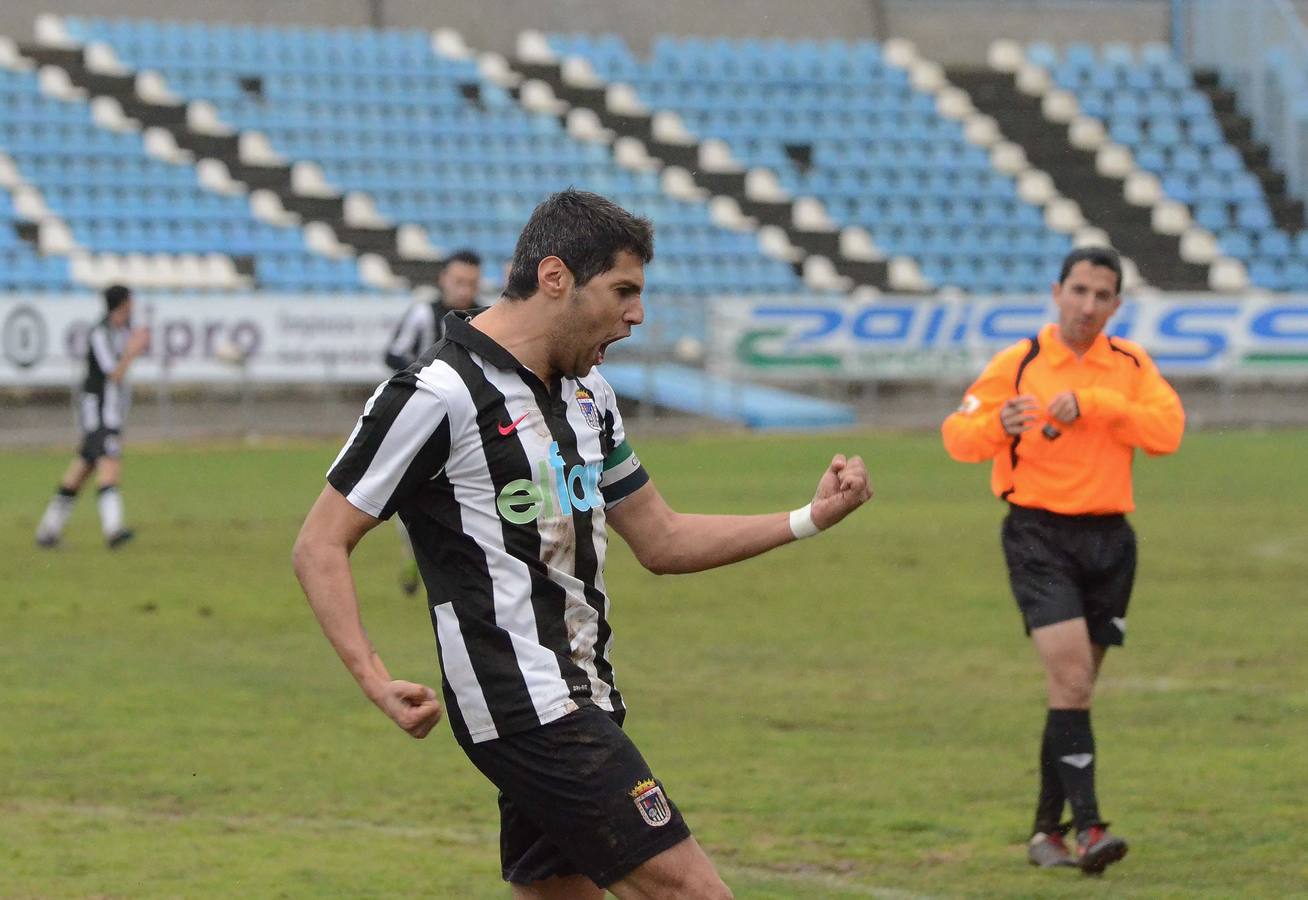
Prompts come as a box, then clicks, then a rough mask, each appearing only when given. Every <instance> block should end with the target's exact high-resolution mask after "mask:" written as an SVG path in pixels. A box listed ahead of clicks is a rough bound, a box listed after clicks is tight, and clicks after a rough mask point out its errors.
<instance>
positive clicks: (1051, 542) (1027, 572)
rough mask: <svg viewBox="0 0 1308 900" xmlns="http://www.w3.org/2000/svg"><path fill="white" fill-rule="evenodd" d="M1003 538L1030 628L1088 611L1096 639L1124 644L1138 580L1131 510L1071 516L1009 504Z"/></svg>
mask: <svg viewBox="0 0 1308 900" xmlns="http://www.w3.org/2000/svg"><path fill="white" fill-rule="evenodd" d="M1003 545H1004V559H1005V560H1006V561H1007V563H1008V580H1009V583H1010V584H1011V585H1012V588H1013V596H1014V597H1015V598H1016V599H1017V605H1018V608H1019V609H1021V611H1022V618H1023V620H1024V622H1025V623H1026V630H1027V633H1028V634H1030V633H1031V630H1032V629H1034V628H1040V627H1042V626H1045V625H1054V624H1057V623H1058V622H1066V621H1068V620H1069V619H1080V618H1084V619H1085V622H1086V627H1087V628H1088V629H1089V632H1090V640H1091V641H1092V642H1093V643H1096V644H1099V645H1101V646H1104V647H1108V646H1112V645H1120V644H1121V643H1122V641H1123V639H1124V638H1125V635H1126V608H1127V606H1128V605H1129V604H1130V602H1131V586H1132V585H1133V584H1134V583H1135V531H1133V530H1132V528H1131V525H1130V523H1128V522H1127V521H1126V516H1123V515H1107V516H1066V515H1060V514H1058V513H1052V512H1048V511H1047V510H1043V509H1028V508H1026V507H1022V506H1012V505H1010V506H1009V510H1008V516H1007V517H1006V518H1005V519H1004V527H1003Z"/></svg>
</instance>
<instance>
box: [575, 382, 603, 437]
mask: <svg viewBox="0 0 1308 900" xmlns="http://www.w3.org/2000/svg"><path fill="white" fill-rule="evenodd" d="M577 408H578V409H580V410H581V417H582V418H583V419H585V420H586V424H587V425H589V426H590V427H591V428H594V429H595V430H596V431H599V430H600V417H599V410H598V409H596V408H595V395H594V394H592V393H591V392H590V391H588V390H586V389H585V388H577Z"/></svg>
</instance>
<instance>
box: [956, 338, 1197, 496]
mask: <svg viewBox="0 0 1308 900" xmlns="http://www.w3.org/2000/svg"><path fill="white" fill-rule="evenodd" d="M1063 391H1073V392H1074V393H1075V394H1076V404H1077V407H1078V408H1079V410H1080V413H1081V414H1080V416H1079V417H1078V418H1077V419H1076V421H1074V422H1072V423H1070V424H1063V423H1059V422H1055V421H1053V420H1051V419H1048V418H1047V411H1048V408H1049V402H1050V401H1051V400H1053V399H1054V397H1055V396H1057V395H1058V394H1060V393H1062V392H1063ZM1019 394H1030V395H1032V396H1034V397H1035V398H1036V400H1037V401H1038V402H1039V408H1038V409H1036V410H1033V411H1032V412H1033V413H1034V415H1035V416H1036V423H1035V427H1034V428H1032V429H1030V430H1029V431H1026V432H1023V433H1022V434H1021V435H1018V436H1017V437H1012V436H1010V435H1008V434H1006V433H1005V432H1004V426H1003V425H1002V424H1001V423H1000V421H999V408H1000V407H1001V406H1002V405H1003V404H1004V401H1006V400H1008V399H1009V398H1010V397H1016V396H1018V395H1019ZM1046 425H1049V426H1051V430H1049V432H1048V433H1046V432H1045V429H1044V426H1046ZM1052 429H1057V431H1053V430H1052ZM1184 429H1185V412H1184V411H1183V410H1182V409H1181V400H1180V398H1179V397H1177V396H1176V391H1174V390H1173V389H1172V386H1171V385H1170V384H1168V383H1167V382H1166V381H1165V380H1164V379H1163V376H1162V375H1160V374H1159V373H1158V367H1157V366H1156V365H1154V362H1153V360H1151V359H1150V358H1149V355H1148V354H1147V353H1145V351H1144V349H1143V348H1142V347H1141V346H1140V345H1139V344H1136V343H1134V342H1132V341H1127V340H1123V339H1121V338H1111V339H1110V338H1108V337H1106V336H1104V335H1103V334H1102V333H1101V334H1100V335H1099V336H1098V337H1096V338H1095V341H1094V343H1093V344H1092V345H1091V346H1090V349H1089V350H1088V351H1087V352H1086V354H1085V355H1084V356H1082V357H1081V358H1079V359H1078V358H1077V356H1076V354H1075V353H1073V352H1072V351H1071V350H1070V349H1068V347H1067V345H1065V344H1064V343H1063V342H1062V340H1061V339H1060V338H1059V336H1058V326H1057V325H1056V324H1054V323H1050V324H1048V325H1046V326H1045V327H1044V328H1042V329H1041V330H1040V333H1039V334H1038V335H1037V336H1036V337H1035V338H1034V339H1032V338H1026V339H1023V340H1021V341H1019V342H1018V343H1016V344H1014V345H1013V346H1011V347H1009V348H1007V349H1005V350H1002V351H1000V352H999V353H998V354H996V355H995V357H994V359H992V360H990V364H989V365H987V366H986V368H985V371H984V372H982V373H981V377H980V378H978V379H977V380H976V382H975V383H973V385H972V386H971V387H970V388H968V391H967V395H966V396H965V397H964V398H963V404H962V405H961V406H960V407H959V408H958V411H957V412H955V413H953V414H952V415H950V416H949V418H947V419H945V424H944V426H943V427H942V428H941V431H942V433H943V435H944V439H945V449H946V450H947V451H949V455H950V456H952V457H953V458H954V459H957V460H959V461H961V462H983V461H985V460H987V459H993V460H994V467H993V469H992V471H991V473H990V488H991V490H993V491H994V492H995V495H996V496H997V497H999V498H1001V499H1003V500H1007V501H1008V502H1010V503H1015V504H1017V505H1018V506H1027V507H1032V508H1034V509H1046V510H1049V511H1050V512H1056V513H1063V514H1065V515H1084V514H1097V515H1102V514H1108V513H1125V512H1130V511H1131V510H1132V509H1134V508H1135V503H1134V501H1133V499H1132V494H1131V459H1132V456H1133V455H1134V453H1135V448H1136V447H1140V448H1142V449H1143V450H1144V451H1145V452H1146V453H1149V454H1150V455H1153V456H1157V455H1161V454H1164V453H1171V452H1172V451H1174V450H1175V449H1176V448H1177V447H1178V446H1180V443H1181V432H1182V431H1183V430H1184ZM1051 435H1054V436H1052V437H1051Z"/></svg>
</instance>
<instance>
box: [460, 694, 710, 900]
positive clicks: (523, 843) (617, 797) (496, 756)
mask: <svg viewBox="0 0 1308 900" xmlns="http://www.w3.org/2000/svg"><path fill="white" fill-rule="evenodd" d="M463 750H464V752H465V753H467V754H468V758H469V759H470V760H472V763H473V765H475V766H476V767H477V768H478V769H480V770H481V772H482V774H483V775H485V776H486V777H487V778H489V779H490V780H491V781H492V782H493V783H494V784H495V786H496V787H497V788H499V789H500V864H501V866H502V869H503V875H504V880H505V881H507V882H509V883H511V884H524V885H525V884H531V883H532V882H535V881H541V880H542V879H545V878H551V877H554V876H566V875H576V874H581V875H585V876H586V877H587V878H589V879H590V880H591V881H593V882H595V883H596V884H597V885H599V886H600V887H607V886H609V885H610V884H612V883H613V882H615V881H618V880H620V879H622V878H624V877H626V876H627V875H629V874H630V873H631V871H632V870H633V869H635V868H636V867H637V866H639V865H640V864H641V863H643V862H645V861H647V860H649V859H651V858H653V857H654V856H657V855H658V854H659V853H662V852H663V851H664V850H667V849H669V848H671V847H672V846H674V845H676V844H679V843H681V841H683V840H685V839H686V838H688V837H689V836H690V829H689V828H688V827H687V826H686V823H685V821H684V820H683V819H682V817H681V813H680V812H679V811H678V810H677V807H676V806H674V805H673V804H672V801H671V800H670V799H669V798H668V796H667V794H665V793H664V791H663V783H662V782H661V781H659V780H658V779H657V778H655V777H654V775H653V773H651V772H650V770H649V766H648V765H647V764H646V763H645V760H644V759H643V758H642V757H641V755H640V751H639V750H637V749H636V745H635V744H633V743H632V742H631V738H629V737H627V735H626V732H624V731H623V730H622V726H621V716H619V715H617V714H611V713H608V712H605V711H604V710H602V709H600V708H599V707H597V706H593V705H587V706H583V707H581V708H580V709H578V710H576V711H574V712H571V713H569V714H568V715H566V716H564V717H563V718H562V719H559V720H557V721H555V722H551V723H549V724H548V725H541V726H540V727H538V728H533V729H531V730H529V731H520V732H517V733H515V734H509V735H505V736H504V737H499V738H496V739H494V740H490V741H484V742H482V743H479V744H465V745H464V747H463Z"/></svg>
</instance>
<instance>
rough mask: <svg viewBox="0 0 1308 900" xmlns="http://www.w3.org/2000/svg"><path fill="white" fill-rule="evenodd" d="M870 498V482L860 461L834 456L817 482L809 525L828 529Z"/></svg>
mask: <svg viewBox="0 0 1308 900" xmlns="http://www.w3.org/2000/svg"><path fill="white" fill-rule="evenodd" d="M871 499H872V483H871V481H870V480H869V479H868V474H867V466H866V465H864V463H863V458H862V457H860V456H851V457H848V458H846V457H845V455H844V454H843V453H837V454H836V455H835V456H833V457H832V458H831V465H829V466H827V470H826V471H825V472H823V473H822V478H821V479H819V480H818V487H817V493H815V494H814V495H813V506H812V515H813V524H814V525H816V526H817V527H818V528H820V529H827V528H830V527H831V526H832V525H835V524H836V523H837V522H839V521H840V520H841V519H843V518H845V516H847V515H849V514H850V513H851V512H853V511H854V510H856V509H858V508H859V507H860V506H862V505H863V504H864V503H866V502H867V501H868V500H871Z"/></svg>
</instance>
